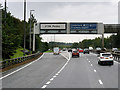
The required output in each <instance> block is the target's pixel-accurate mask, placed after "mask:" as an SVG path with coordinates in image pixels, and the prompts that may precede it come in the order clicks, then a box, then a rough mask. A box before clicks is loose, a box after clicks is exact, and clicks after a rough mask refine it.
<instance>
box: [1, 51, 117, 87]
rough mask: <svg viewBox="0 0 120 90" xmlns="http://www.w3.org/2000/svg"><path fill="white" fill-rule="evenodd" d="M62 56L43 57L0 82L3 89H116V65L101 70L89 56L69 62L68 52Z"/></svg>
mask: <svg viewBox="0 0 120 90" xmlns="http://www.w3.org/2000/svg"><path fill="white" fill-rule="evenodd" d="M62 55H64V57H63V56H62ZM62 55H53V54H52V53H45V54H44V56H43V57H42V58H41V59H39V60H38V61H36V62H35V63H33V64H31V65H29V66H28V67H26V68H24V69H22V70H20V71H18V72H16V73H14V74H12V75H9V76H7V77H5V78H2V88H118V63H116V62H115V63H114V65H113V66H100V65H98V64H97V56H96V54H92V53H91V54H80V57H79V58H71V54H70V53H68V52H62ZM8 72H9V71H8ZM8 72H5V73H4V76H5V75H8ZM4 76H3V77H4Z"/></svg>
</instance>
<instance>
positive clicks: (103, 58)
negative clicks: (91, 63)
mask: <svg viewBox="0 0 120 90" xmlns="http://www.w3.org/2000/svg"><path fill="white" fill-rule="evenodd" d="M98 64H109V65H113V64H114V62H113V56H112V54H111V53H100V54H99V55H98Z"/></svg>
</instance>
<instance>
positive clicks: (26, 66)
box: [0, 53, 44, 80]
mask: <svg viewBox="0 0 120 90" xmlns="http://www.w3.org/2000/svg"><path fill="white" fill-rule="evenodd" d="M43 56H44V53H43V55H42V56H41V57H40V58H38V59H37V60H35V61H33V62H31V63H29V64H27V65H25V66H23V67H21V68H19V69H17V70H15V71H13V72H11V73H9V74H7V75H5V76H3V77H1V78H0V80H1V79H4V78H6V77H8V76H10V75H12V74H14V73H16V72H18V71H20V70H22V69H24V68H26V67H28V66H30V65H31V64H33V63H35V62H37V61H38V60H40V59H41V58H42V57H43Z"/></svg>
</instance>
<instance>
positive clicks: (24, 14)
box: [24, 0, 26, 56]
mask: <svg viewBox="0 0 120 90" xmlns="http://www.w3.org/2000/svg"><path fill="white" fill-rule="evenodd" d="M25 39H26V0H24V56H25V45H26V43H25V42H26V40H25Z"/></svg>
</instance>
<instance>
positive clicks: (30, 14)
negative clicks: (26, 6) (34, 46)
mask: <svg viewBox="0 0 120 90" xmlns="http://www.w3.org/2000/svg"><path fill="white" fill-rule="evenodd" d="M32 11H35V10H30V44H29V45H30V46H29V48H30V54H31V15H32V14H31V13H32Z"/></svg>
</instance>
